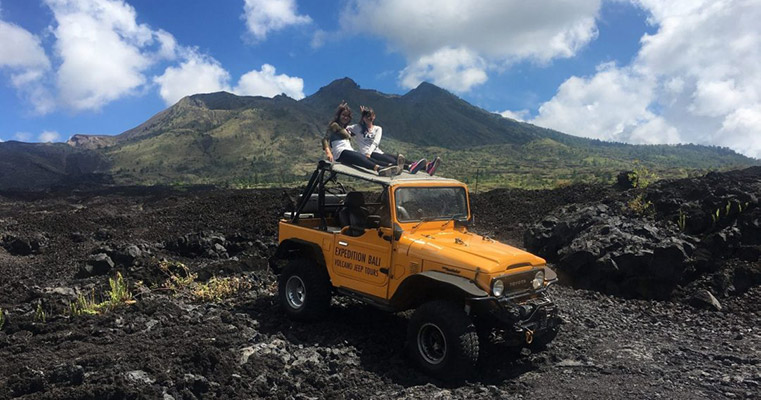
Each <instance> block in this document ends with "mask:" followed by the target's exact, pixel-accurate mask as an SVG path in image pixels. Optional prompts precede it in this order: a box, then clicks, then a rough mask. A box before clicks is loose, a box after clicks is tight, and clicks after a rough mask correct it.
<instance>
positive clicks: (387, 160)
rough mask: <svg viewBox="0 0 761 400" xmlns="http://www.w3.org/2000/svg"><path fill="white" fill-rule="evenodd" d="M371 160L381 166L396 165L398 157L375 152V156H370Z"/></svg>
mask: <svg viewBox="0 0 761 400" xmlns="http://www.w3.org/2000/svg"><path fill="white" fill-rule="evenodd" d="M370 159H371V160H373V161H375V162H376V163H377V164H379V165H386V166H388V165H396V157H394V156H392V155H388V154H383V153H375V152H373V154H370Z"/></svg>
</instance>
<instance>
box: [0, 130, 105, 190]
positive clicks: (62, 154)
mask: <svg viewBox="0 0 761 400" xmlns="http://www.w3.org/2000/svg"><path fill="white" fill-rule="evenodd" d="M108 169H109V163H108V161H107V160H106V158H105V157H103V155H101V154H99V153H97V152H95V151H91V150H87V149H77V148H73V147H71V146H69V145H66V144H64V143H21V142H2V143H0V189H2V190H9V189H24V190H26V189H39V188H47V187H52V186H59V185H68V184H73V183H78V182H87V181H96V182H103V181H104V177H103V176H99V175H98V174H95V172H97V171H104V170H106V171H107V170H108ZM105 179H106V181H108V179H107V178H105Z"/></svg>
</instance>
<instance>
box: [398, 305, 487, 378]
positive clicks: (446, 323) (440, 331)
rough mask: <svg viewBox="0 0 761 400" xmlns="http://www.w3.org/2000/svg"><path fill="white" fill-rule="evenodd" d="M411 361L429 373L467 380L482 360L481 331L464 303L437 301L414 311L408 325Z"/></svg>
mask: <svg viewBox="0 0 761 400" xmlns="http://www.w3.org/2000/svg"><path fill="white" fill-rule="evenodd" d="M407 350H408V353H409V356H410V358H411V360H412V361H413V362H414V363H415V364H416V365H417V366H418V367H419V368H420V369H421V370H422V371H423V372H425V373H426V374H428V375H431V376H434V377H437V378H440V379H463V378H467V377H468V376H469V375H470V374H471V373H472V372H473V369H474V367H475V365H476V362H477V361H478V334H477V332H476V327H475V326H474V325H473V321H471V319H470V317H468V315H467V314H465V310H464V309H463V307H462V306H461V305H458V304H457V303H454V302H449V301H443V300H436V301H432V302H429V303H425V304H423V305H422V306H420V307H419V308H418V309H417V310H415V312H414V313H413V314H412V318H410V323H409V326H408V328H407Z"/></svg>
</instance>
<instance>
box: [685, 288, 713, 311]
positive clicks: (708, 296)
mask: <svg viewBox="0 0 761 400" xmlns="http://www.w3.org/2000/svg"><path fill="white" fill-rule="evenodd" d="M689 304H690V305H692V306H693V307H697V308H702V309H706V310H714V311H721V303H719V300H717V299H716V297H714V295H713V294H712V293H711V292H709V291H708V290H705V289H700V290H698V291H697V292H695V293H694V294H693V295H692V297H690V300H689Z"/></svg>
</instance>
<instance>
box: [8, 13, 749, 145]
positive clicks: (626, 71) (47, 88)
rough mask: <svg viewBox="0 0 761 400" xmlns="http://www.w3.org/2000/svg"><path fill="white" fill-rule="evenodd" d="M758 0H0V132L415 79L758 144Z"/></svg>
mask: <svg viewBox="0 0 761 400" xmlns="http://www.w3.org/2000/svg"><path fill="white" fill-rule="evenodd" d="M759 20H761V0H726V1H725V0H712V1H703V0H689V1H688V0H674V1H669V2H663V1H657V0H630V1H626V0H576V1H567V0H542V1H533V2H526V1H525V0H521V1H519V0H470V1H466V0H438V1H436V2H413V1H408V0H335V1H320V2H315V1H299V0H225V1H180V0H161V1H155V0H126V1H122V0H0V37H2V38H3V39H2V40H0V107H2V109H3V112H2V113H1V114H0V140H4V141H8V140H22V141H32V142H36V141H65V140H66V139H68V137H70V136H71V135H73V134H77V133H85V134H118V133H121V132H123V131H125V130H128V129H130V128H132V127H134V126H136V125H138V124H140V123H142V122H143V121H145V120H147V119H148V118H150V117H151V116H152V115H154V114H155V113H157V112H159V111H161V110H163V109H164V108H166V107H167V106H169V105H171V104H173V103H174V102H176V101H177V100H179V99H180V98H181V97H183V96H185V95H190V94H194V93H199V92H211V91H218V90H227V91H231V92H234V93H236V94H241V95H263V96H273V95H275V94H278V93H281V92H282V93H286V94H288V95H289V96H291V97H294V98H297V99H298V98H302V97H304V96H309V95H311V94H313V93H314V92H315V91H317V90H318V89H319V88H320V87H322V86H325V85H327V84H329V83H330V82H331V81H333V80H335V79H338V78H342V77H345V76H348V77H350V78H352V79H354V80H355V81H356V82H357V83H358V84H359V85H360V86H361V87H363V88H369V89H376V90H379V91H381V92H385V93H397V94H403V93H405V92H407V91H408V90H410V89H411V88H414V87H415V86H417V85H418V84H419V83H420V82H422V81H428V82H431V83H434V84H436V85H438V86H441V87H444V88H446V89H448V90H450V91H451V92H453V93H455V94H457V95H458V96H460V97H462V98H463V99H465V100H466V101H468V102H470V103H472V104H474V105H477V106H479V107H482V108H484V109H486V110H489V111H493V112H498V113H501V114H502V115H504V116H506V117H510V118H516V119H520V120H523V121H527V122H530V123H534V124H537V125H540V126H545V127H549V128H553V129H557V130H560V131H563V132H566V133H570V134H575V135H579V136H585V137H592V138H599V139H602V140H614V141H621V142H629V143H650V144H652V143H700V144H710V145H719V146H725V147H730V148H733V149H735V150H736V151H738V152H741V153H743V154H746V155H749V156H752V157H761V66H759V65H757V64H758V63H757V60H758V59H761V30H760V29H759V28H758V27H757V25H758V23H757V21H759Z"/></svg>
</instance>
